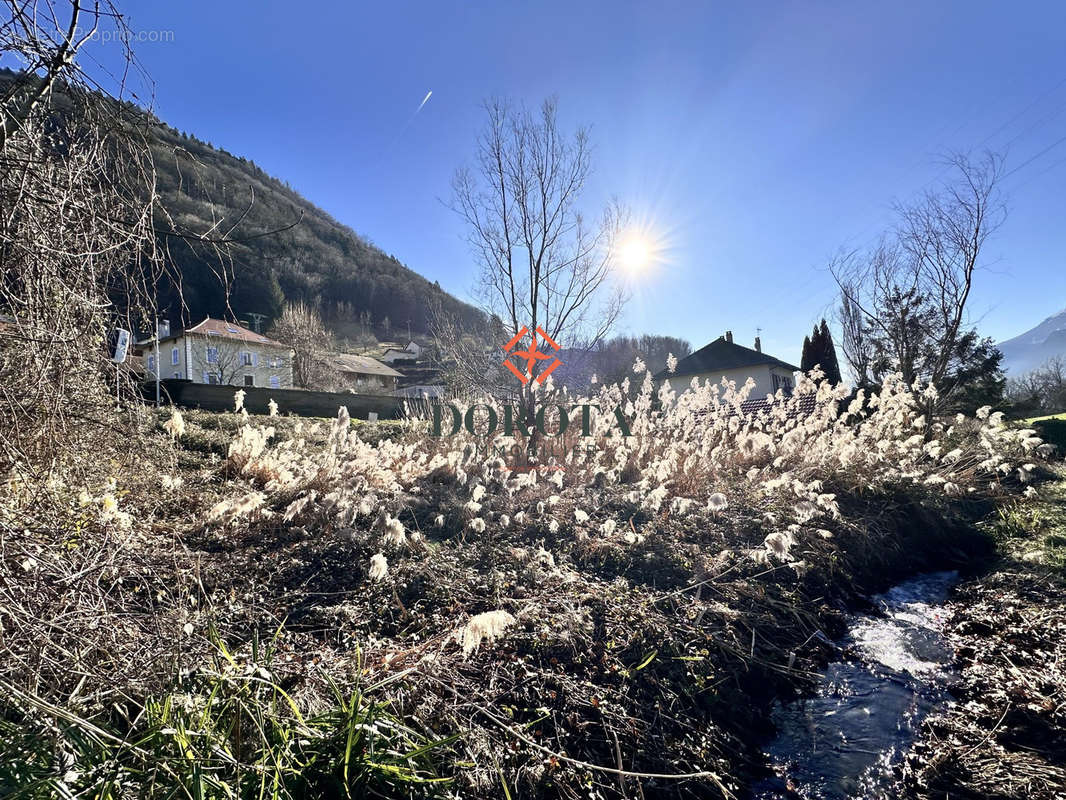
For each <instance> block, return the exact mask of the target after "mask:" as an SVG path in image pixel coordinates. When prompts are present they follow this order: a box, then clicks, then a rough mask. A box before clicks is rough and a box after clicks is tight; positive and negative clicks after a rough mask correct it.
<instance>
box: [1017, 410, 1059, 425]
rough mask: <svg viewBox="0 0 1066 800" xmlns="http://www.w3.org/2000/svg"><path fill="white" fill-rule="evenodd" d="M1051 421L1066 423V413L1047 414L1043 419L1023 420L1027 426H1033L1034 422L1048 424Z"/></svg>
mask: <svg viewBox="0 0 1066 800" xmlns="http://www.w3.org/2000/svg"><path fill="white" fill-rule="evenodd" d="M1049 419H1061V420H1063V421H1066V411H1064V412H1063V413H1061V414H1047V415H1046V416H1043V417H1032V418H1031V419H1027V420H1023V422H1025V424H1026V425H1031V424H1032V423H1034V422H1047V421H1048V420H1049Z"/></svg>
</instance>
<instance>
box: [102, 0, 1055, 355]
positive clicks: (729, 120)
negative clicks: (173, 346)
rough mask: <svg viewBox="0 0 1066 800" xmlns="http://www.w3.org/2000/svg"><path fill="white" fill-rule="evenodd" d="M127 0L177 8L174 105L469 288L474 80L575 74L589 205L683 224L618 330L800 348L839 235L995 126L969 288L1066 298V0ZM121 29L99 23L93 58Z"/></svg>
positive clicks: (537, 88)
mask: <svg viewBox="0 0 1066 800" xmlns="http://www.w3.org/2000/svg"><path fill="white" fill-rule="evenodd" d="M128 10H129V12H130V13H131V14H132V20H131V21H132V27H133V28H134V30H140V31H169V32H172V34H171V35H168V37H167V38H170V39H171V40H170V41H165V42H150V41H149V42H145V43H142V44H140V45H138V48H137V49H138V54H139V57H140V60H141V62H142V63H143V64H144V66H145V67H146V69H147V71H148V73H149V74H150V75H151V77H152V79H153V80H154V82H155V87H154V92H155V97H154V106H155V109H156V112H157V113H158V114H159V116H160V117H161V118H163V119H164V120H166V121H167V122H169V123H170V124H172V125H174V126H175V127H177V128H179V129H182V130H185V131H190V132H195V133H196V135H197V136H199V137H200V138H202V139H205V140H208V141H210V142H212V143H214V144H216V145H219V146H222V147H225V148H226V149H227V150H229V151H230V152H233V153H236V154H240V155H243V156H245V157H248V158H251V159H253V160H254V161H256V162H257V163H258V164H259V165H261V166H262V167H263V168H264V169H266V170H267V171H268V172H270V173H272V174H274V175H276V176H277V177H279V178H282V179H284V180H286V181H288V182H289V183H290V184H291V185H292V186H293V187H295V188H296V189H297V190H299V191H300V192H301V193H302V194H303V195H304V196H305V197H307V198H308V199H310V200H311V201H312V202H314V203H316V204H317V205H319V206H321V207H323V208H324V209H326V210H327V211H329V212H330V213H331V214H333V215H334V216H335V217H336V218H337V219H339V220H340V221H342V222H344V223H346V224H348V225H350V226H351V227H352V228H354V229H355V230H356V231H358V232H359V233H361V234H364V235H366V236H367V237H369V238H370V239H372V240H373V241H374V242H376V243H377V244H378V245H379V246H381V247H382V248H383V249H384V250H385V251H386V252H389V253H392V254H395V255H396V256H397V257H398V258H400V259H401V260H402V261H404V262H405V263H406V264H407V265H408V266H410V267H411V268H413V269H414V270H416V271H418V272H420V273H422V274H423V275H425V276H426V277H428V278H429V279H430V280H439V281H440V283H441V285H442V286H443V287H445V288H446V289H448V290H449V291H452V292H453V293H455V294H457V295H459V296H463V297H466V296H468V294H469V290H470V288H471V286H472V284H473V281H474V277H475V268H474V266H473V264H472V262H471V259H470V257H469V254H468V252H467V250H466V246H465V244H464V242H463V241H462V234H463V229H462V226H461V224H460V222H459V220H458V219H457V218H456V216H455V215H454V214H453V213H452V212H451V211H449V210H448V209H447V208H446V206H445V204H444V203H445V201H447V199H448V196H449V182H450V179H451V176H452V174H453V172H454V170H455V169H456V167H458V166H459V165H461V164H463V163H464V162H465V161H467V160H469V159H470V158H471V156H472V154H473V146H474V138H475V136H476V134H477V132H478V130H479V128H480V126H481V124H482V121H483V116H482V114H483V112H482V111H481V110H480V108H479V103H480V102H481V101H482V100H483V99H484V98H486V97H488V96H491V95H503V96H507V97H510V98H513V99H515V100H517V101H521V102H526V103H528V104H531V105H536V104H538V103H539V102H540V101H541V100H542V99H543V98H544V97H545V96H548V95H556V96H557V97H558V99H559V103H560V112H561V118H562V119H563V120H564V122H565V124H566V125H567V126H570V127H573V126H576V125H578V124H585V125H589V126H591V128H592V139H593V143H594V146H595V158H594V168H595V174H594V176H593V179H592V181H591V183H590V185H589V186H588V189H587V191H586V193H585V201H586V207H587V210H588V211H589V212H590V213H592V212H595V211H596V210H597V209H599V208H601V207H602V206H603V205H604V204H605V203H606V202H607V201H608V200H609V199H610V198H612V197H617V198H619V199H620V200H622V201H623V202H625V203H627V204H628V205H629V206H630V207H631V208H632V209H633V210H634V212H635V214H636V215H638V216H639V217H641V218H644V219H647V220H649V221H650V222H651V224H652V225H653V226H654V228H655V230H656V231H657V232H658V233H659V234H660V235H661V236H662V237H663V238H664V239H666V240H667V241H668V242H669V245H670V247H669V251H668V252H667V253H666V254H665V255H666V259H665V262H664V263H663V264H662V265H660V266H659V268H658V269H656V270H655V271H654V273H652V274H648V275H646V276H644V277H643V278H642V279H640V280H638V281H637V282H636V283H635V285H634V287H633V290H634V296H633V299H632V301H631V303H630V305H629V307H628V309H627V312H626V315H625V318H624V320H623V322H622V325H621V328H620V332H626V333H641V332H655V333H662V334H670V335H675V336H682V337H684V338H687V339H688V340H690V341H691V342H692V344H693V346H694V347H700V346H702V345H703V344H705V343H706V342H707V341H709V340H711V339H713V338H715V337H716V336H718V335H720V334H721V332H722V331H724V330H725V329H727V328H729V329H732V330H733V331H734V333H735V335H736V337H737V340H738V341H742V342H748V341H749V340H751V339H753V337H754V335H755V329H756V327H761V328H762V331H763V342H764V346H765V349H767V350H768V351H770V352H773V353H774V354H775V355H778V356H779V357H782V358H785V359H788V360H792V361H797V362H798V358H799V348H800V344H801V342H802V339H803V336H804V334H805V333H807V332H808V331H809V329H810V327H811V325H812V323H814V322H816V321H817V320H818V319H819V318H820V317H821V316H822V314H823V313H826V312H827V311H828V309H829V308H830V306H831V305H832V303H833V299H834V289H833V284H832V280H831V278H830V277H829V275H828V274H827V273H826V271H825V269H824V267H825V264H826V263H827V260H828V258H829V257H830V256H831V255H832V254H833V253H835V252H837V251H838V250H839V249H840V248H841V247H857V246H862V245H866V244H869V243H871V242H872V241H873V240H874V239H876V237H877V235H878V233H879V232H880V231H881V230H882V229H883V228H884V227H885V226H886V225H887V224H888V223H889V222H890V221H891V203H892V201H893V200H894V199H906V198H908V197H910V196H913V195H914V194H915V193H917V192H919V191H921V190H922V189H923V188H924V187H926V186H929V185H931V184H932V183H933V182H934V181H936V180H937V179H938V178H939V177H942V176H943V173H942V168H941V167H940V165H939V161H938V157H939V154H941V153H942V152H944V151H947V150H970V149H980V148H994V149H997V150H1005V151H1007V154H1008V162H1007V169H1008V170H1011V169H1015V168H1017V170H1016V172H1014V174H1012V175H1011V176H1010V178H1009V179H1008V180H1007V181H1006V183H1005V190H1006V191H1007V193H1008V195H1009V202H1010V216H1009V218H1008V220H1007V222H1006V224H1005V225H1004V227H1003V228H1002V230H1001V232H1000V233H999V235H998V236H997V237H996V238H995V239H994V240H992V241H991V242H990V244H989V246H988V249H987V257H988V259H987V260H988V262H989V265H990V267H989V269H988V270H986V271H985V272H983V273H982V274H981V276H980V278H979V283H978V285H977V288H976V291H975V294H974V298H973V311H974V314H975V316H976V317H977V318H978V319H979V327H980V329H981V330H982V332H983V333H985V334H987V335H990V336H993V337H995V338H996V339H997V340H998V339H1004V338H1008V337H1010V336H1013V335H1015V334H1017V333H1020V332H1021V331H1023V330H1025V329H1028V328H1030V327H1032V326H1033V325H1035V324H1037V323H1038V322H1040V321H1041V320H1042V319H1044V318H1045V317H1046V316H1048V315H1050V314H1052V313H1054V312H1056V311H1059V310H1061V309H1062V308H1063V307H1064V306H1066V191H1064V189H1066V34H1064V31H1066V3H1061V2H1057V1H1048V2H1032V3H1018V4H1011V5H1006V4H1003V3H980V2H973V1H972V0H971V1H970V2H959V3H952V2H938V3H928V2H921V3H918V2H894V3H883V2H878V3H866V2H854V1H851V2H839V3H833V2H822V3H814V2H812V3H789V4H786V3H762V2H746V3H725V2H721V3H671V2H654V3H650V2H640V3H626V2H621V1H620V0H609V1H603V2H578V1H577V0H568V2H554V0H553V1H551V2H547V1H544V0H540V1H538V2H531V1H529V0H527V1H526V2H515V1H512V0H506V1H503V0H496V1H494V2H486V3H483V4H480V7H477V6H475V5H474V4H472V3H446V2H433V3H413V2H388V3H349V2H317V3H307V4H305V5H304V6H303V7H299V6H294V5H293V4H292V3H290V2H284V3H282V2H255V3H252V2H217V0H216V2H211V3H207V2H199V0H183V2H182V3H173V2H160V1H159V0H142V1H141V2H139V3H137V4H136V6H133V5H130V6H129V7H128ZM117 50H118V48H117V47H116V46H115V45H114V44H107V43H103V42H100V43H97V44H95V45H93V50H92V53H91V55H92V57H93V59H95V60H96V63H94V62H92V61H89V62H87V66H88V67H90V68H91V69H102V68H104V67H109V66H110V65H112V64H113V63H114V58H115V55H116V53H117ZM430 90H432V92H433V95H432V97H431V99H430V100H429V102H428V103H426V105H425V107H424V108H423V109H422V110H421V112H420V113H418V115H417V116H415V117H414V118H413V119H412V114H413V113H414V111H415V109H416V108H417V107H418V104H419V103H420V102H421V101H422V98H423V97H424V96H425V95H426V93H427V92H428V91H430ZM1046 148H1050V149H1048V150H1047V151H1046V152H1042V151H1044V150H1045V149H1046ZM1034 156H1035V158H1033V157H1034ZM1029 159H1033V160H1032V161H1031V162H1030V163H1028V164H1026V163H1025V162H1026V161H1028V160H1029Z"/></svg>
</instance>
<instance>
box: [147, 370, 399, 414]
mask: <svg viewBox="0 0 1066 800" xmlns="http://www.w3.org/2000/svg"><path fill="white" fill-rule="evenodd" d="M143 388H144V395H145V397H146V398H149V399H151V400H154V399H155V382H154V381H148V382H146V383H145V384H143ZM238 389H244V407H245V408H247V409H248V413H249V414H266V413H267V411H268V408H267V404H268V403H269V402H270V401H271V400H273V401H274V402H275V403H277V404H278V413H279V414H296V415H297V416H301V417H335V416H337V409H338V408H340V407H341V406H347V407H348V413H349V414H351V416H352V418H353V419H367V417H368V416H369V414H370V413H371V412H375V413H377V415H378V419H396V418H397V417H399V416H400V414H401V411H402V403H403V401H402V399H401V398H399V397H385V396H382V395H365V394H352V393H351V392H311V391H305V390H303V389H267V388H264V387H261V386H220V385H217V384H207V383H193V382H192V381H183V380H174V379H168V380H164V381H161V386H160V396H161V398H162V401H163V402H164V403H173V404H174V405H176V406H181V407H182V408H201V409H204V410H206V411H232V410H233V395H234V394H235V393H236V391H237V390H238Z"/></svg>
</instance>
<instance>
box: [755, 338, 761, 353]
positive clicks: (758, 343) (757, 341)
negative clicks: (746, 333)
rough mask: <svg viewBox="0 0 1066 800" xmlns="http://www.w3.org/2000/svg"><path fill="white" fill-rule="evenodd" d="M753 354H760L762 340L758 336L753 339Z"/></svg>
mask: <svg viewBox="0 0 1066 800" xmlns="http://www.w3.org/2000/svg"><path fill="white" fill-rule="evenodd" d="M755 352H756V353H761V352H762V339H760V338H759V337H758V336H756V337H755Z"/></svg>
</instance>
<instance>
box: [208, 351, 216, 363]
mask: <svg viewBox="0 0 1066 800" xmlns="http://www.w3.org/2000/svg"><path fill="white" fill-rule="evenodd" d="M207 363H208V364H217V363H218V348H217V347H209V348H207Z"/></svg>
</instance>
